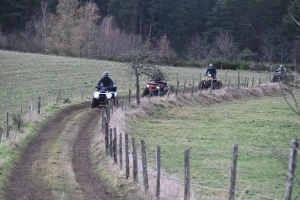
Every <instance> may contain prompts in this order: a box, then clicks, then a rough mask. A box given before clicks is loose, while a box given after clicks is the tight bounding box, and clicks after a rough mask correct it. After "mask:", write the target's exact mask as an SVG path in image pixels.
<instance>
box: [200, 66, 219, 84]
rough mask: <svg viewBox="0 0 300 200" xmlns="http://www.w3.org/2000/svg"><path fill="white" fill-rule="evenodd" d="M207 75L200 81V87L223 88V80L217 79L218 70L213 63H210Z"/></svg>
mask: <svg viewBox="0 0 300 200" xmlns="http://www.w3.org/2000/svg"><path fill="white" fill-rule="evenodd" d="M205 76H207V77H206V78H203V79H202V81H201V82H200V83H199V89H208V88H211V89H220V88H222V81H221V80H220V79H217V78H216V76H217V70H216V68H214V66H213V64H212V63H210V64H209V67H208V68H207V70H206V73H205Z"/></svg>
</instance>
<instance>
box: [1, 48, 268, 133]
mask: <svg viewBox="0 0 300 200" xmlns="http://www.w3.org/2000/svg"><path fill="white" fill-rule="evenodd" d="M203 67H205V66H203ZM126 68H127V65H126V64H124V63H117V62H109V61H99V60H88V59H79V58H70V57H59V56H49V55H40V54H28V53H18V52H10V51H1V50H0V85H1V90H0V102H1V103H0V127H1V126H4V125H3V123H4V121H5V117H6V112H9V113H19V109H20V107H22V109H23V111H24V112H29V105H30V102H31V101H32V102H33V104H34V108H35V109H36V108H37V101H38V97H41V101H42V106H47V105H49V104H52V103H55V101H56V98H57V93H58V90H59V89H61V98H60V103H64V102H65V103H68V102H70V101H72V100H79V99H81V93H82V88H83V90H84V95H83V100H90V98H91V94H92V92H93V90H94V86H95V85H96V84H97V83H98V81H99V79H100V78H101V77H102V74H103V71H108V72H109V73H110V77H111V78H112V79H113V81H115V82H116V83H117V84H118V92H119V94H120V95H125V94H126V92H128V90H131V91H132V94H133V95H134V94H135V79H134V77H133V76H131V75H128V74H127V71H126ZM165 68H167V71H168V76H167V77H168V78H167V82H168V84H171V85H172V86H173V87H174V86H175V85H176V79H177V76H178V80H179V89H181V90H182V89H183V88H184V82H185V81H186V88H191V87H192V84H193V79H194V80H195V82H194V84H195V87H197V86H198V82H199V75H200V74H202V77H203V75H204V73H205V71H206V70H205V68H201V69H199V68H186V67H165ZM226 73H227V75H226ZM260 75H262V77H263V80H264V79H265V78H264V77H266V75H267V73H256V72H251V71H241V72H240V77H241V82H243V81H242V80H244V77H250V78H251V77H255V80H256V82H257V81H258V79H259V77H260ZM218 77H219V78H221V79H222V80H224V85H226V83H225V78H226V77H227V83H228V79H231V84H234V83H236V84H237V71H230V70H226V71H225V70H224V71H221V70H218ZM146 79H147V77H145V76H143V77H141V79H140V85H141V87H143V86H144V83H145V81H146ZM251 80H252V79H251Z"/></svg>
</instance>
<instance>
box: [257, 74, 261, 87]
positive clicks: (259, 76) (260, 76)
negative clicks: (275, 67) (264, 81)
mask: <svg viewBox="0 0 300 200" xmlns="http://www.w3.org/2000/svg"><path fill="white" fill-rule="evenodd" d="M260 83H261V75H260V76H259V83H258V85H259V87H260Z"/></svg>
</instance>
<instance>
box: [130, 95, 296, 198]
mask: <svg viewBox="0 0 300 200" xmlns="http://www.w3.org/2000/svg"><path fill="white" fill-rule="evenodd" d="M187 99H188V98H187ZM153 101H154V100H153ZM166 107H168V106H166ZM299 121H300V119H299V116H297V115H296V114H294V113H293V112H292V111H291V110H290V108H289V107H288V105H287V104H286V102H285V100H284V98H283V97H282V96H281V95H279V96H278V95H277V96H269V97H264V98H252V99H250V100H236V101H229V102H223V103H218V104H211V105H205V104H202V105H198V106H170V107H169V108H167V109H158V111H157V112H154V113H153V114H152V115H151V116H146V117H143V118H140V117H139V118H138V119H137V120H133V121H132V122H131V128H130V133H131V134H132V135H133V137H134V138H135V139H136V140H137V141H140V140H145V141H146V144H147V154H148V155H147V156H148V158H149V160H150V163H155V152H156V146H160V147H161V151H162V155H161V156H162V167H163V169H164V170H165V171H166V172H167V173H168V174H173V175H176V177H179V178H180V179H181V180H183V179H184V178H183V175H184V165H183V161H184V150H186V149H190V155H191V161H190V162H191V179H192V180H191V181H192V182H193V183H195V186H194V187H193V189H194V192H196V194H197V195H199V196H202V198H203V197H204V196H215V195H216V196H219V197H220V196H222V195H224V194H223V191H222V192H220V191H216V190H215V189H224V190H225V191H226V190H227V189H228V188H229V180H230V166H231V157H232V153H231V152H232V145H233V144H234V143H236V144H238V145H239V153H238V164H237V165H238V169H237V182H236V190H237V191H240V192H241V191H246V190H249V191H250V193H254V194H259V195H263V196H266V197H270V198H275V199H283V198H284V194H285V183H286V174H287V166H288V160H289V144H290V141H291V139H293V138H299ZM299 176H300V170H298V171H297V177H299ZM203 186H204V187H207V188H206V189H203ZM209 188H214V189H209ZM299 193H300V185H299V183H297V184H296V185H295V187H294V190H293V194H294V197H295V196H296V195H297V194H299ZM225 194H226V195H227V193H226V192H225ZM239 195H241V194H239ZM243 198H245V199H252V198H253V196H251V195H245V196H244V197H243ZM222 199H226V197H225V198H222Z"/></svg>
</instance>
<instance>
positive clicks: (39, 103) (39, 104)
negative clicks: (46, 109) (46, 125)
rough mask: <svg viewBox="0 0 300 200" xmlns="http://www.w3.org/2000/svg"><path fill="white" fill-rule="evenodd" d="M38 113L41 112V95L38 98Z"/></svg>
mask: <svg viewBox="0 0 300 200" xmlns="http://www.w3.org/2000/svg"><path fill="white" fill-rule="evenodd" d="M37 113H38V114H41V97H39V98H38V111H37Z"/></svg>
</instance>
